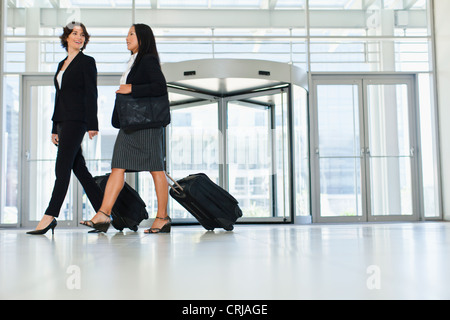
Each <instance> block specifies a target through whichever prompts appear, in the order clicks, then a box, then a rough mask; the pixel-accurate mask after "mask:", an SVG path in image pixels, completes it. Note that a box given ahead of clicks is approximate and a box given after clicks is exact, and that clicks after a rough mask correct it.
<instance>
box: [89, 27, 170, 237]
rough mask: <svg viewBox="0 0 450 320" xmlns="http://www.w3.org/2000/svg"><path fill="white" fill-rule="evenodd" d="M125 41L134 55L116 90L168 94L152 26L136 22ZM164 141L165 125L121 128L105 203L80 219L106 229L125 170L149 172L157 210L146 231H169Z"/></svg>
mask: <svg viewBox="0 0 450 320" xmlns="http://www.w3.org/2000/svg"><path fill="white" fill-rule="evenodd" d="M126 41H127V48H128V50H130V52H131V54H132V55H131V58H130V61H129V63H128V68H127V70H126V71H125V72H124V74H123V75H122V79H121V81H120V87H119V90H117V91H116V93H120V94H131V95H132V96H133V97H135V98H139V97H156V96H162V95H165V94H167V84H166V79H165V77H164V75H163V73H162V71H161V66H160V63H159V57H158V51H157V48H156V42H155V37H154V35H153V32H152V30H151V28H150V27H149V26H147V25H145V24H134V25H133V26H132V27H131V28H130V30H129V32H128V36H127V38H126ZM119 120H120V119H118V117H117V113H116V110H114V112H113V118H112V122H113V125H114V126H115V127H120V121H119ZM162 141H163V128H162V127H160V128H150V129H143V130H137V131H132V132H128V131H125V130H123V129H120V131H119V133H118V135H117V139H116V143H115V145H114V152H113V159H112V163H111V168H112V169H111V175H110V176H109V178H108V182H107V184H106V188H105V196H104V198H103V203H102V206H101V208H100V210H98V212H97V214H96V215H95V216H94V217H93V218H92V220H89V221H81V223H82V224H84V225H87V226H89V227H93V228H94V229H97V230H98V231H103V232H106V231H107V230H108V227H109V225H110V221H111V218H110V215H111V209H112V207H113V205H114V203H115V202H116V199H117V197H118V195H119V193H120V191H121V190H122V188H123V185H124V175H125V172H126V171H131V172H139V171H149V172H150V174H151V175H152V177H153V182H154V184H155V190H156V198H157V200H158V212H157V213H156V219H155V220H154V222H153V225H152V227H151V228H150V229H148V230H146V232H147V233H159V232H170V227H171V220H170V218H169V216H168V215H167V201H168V189H169V185H168V183H167V180H166V175H165V172H164V159H163V148H162Z"/></svg>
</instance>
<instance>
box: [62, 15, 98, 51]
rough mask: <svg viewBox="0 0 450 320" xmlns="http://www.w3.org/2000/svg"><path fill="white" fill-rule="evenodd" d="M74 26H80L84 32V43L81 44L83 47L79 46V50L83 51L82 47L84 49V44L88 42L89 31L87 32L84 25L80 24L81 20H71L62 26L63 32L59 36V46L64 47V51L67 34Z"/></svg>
mask: <svg viewBox="0 0 450 320" xmlns="http://www.w3.org/2000/svg"><path fill="white" fill-rule="evenodd" d="M75 26H78V27H81V29H83V33H84V38H85V39H84V45H83V47H82V48H81V51H83V50H84V49H86V45H87V44H88V42H89V38H90V35H89V33H88V32H87V30H86V27H85V26H84V24H82V23H81V22H75V21H72V22H71V23H69V24H67V26H65V27H64V28H63V34H62V35H61V36H60V37H59V38H60V39H61V46H62V47H63V48H64V49H66V51H67V38H68V37H69V35H70V34H71V33H72V31H73V28H74V27H75Z"/></svg>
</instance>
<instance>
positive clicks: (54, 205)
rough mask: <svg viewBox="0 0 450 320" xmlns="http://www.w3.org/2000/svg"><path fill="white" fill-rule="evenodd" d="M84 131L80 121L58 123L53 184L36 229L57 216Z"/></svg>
mask: <svg viewBox="0 0 450 320" xmlns="http://www.w3.org/2000/svg"><path fill="white" fill-rule="evenodd" d="M85 133H86V126H85V125H83V123H80V122H75V121H74V122H71V121H67V122H62V123H60V124H58V138H59V143H58V153H57V156H56V164H55V176H56V179H55V184H54V187H53V192H52V197H51V199H50V202H49V204H48V207H47V210H46V211H45V214H44V216H43V217H42V219H41V221H40V222H39V224H38V225H37V227H36V229H37V230H39V229H43V228H45V227H47V226H48V225H49V223H50V222H51V221H52V220H53V218H57V217H58V216H59V211H60V210H61V206H62V204H63V202H64V199H65V197H66V194H67V189H68V188H69V183H70V175H71V171H72V166H73V163H74V159H75V156H76V154H77V152H78V150H79V148H80V145H81V142H82V141H83V137H84V134H85Z"/></svg>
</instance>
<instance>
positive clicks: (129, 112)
mask: <svg viewBox="0 0 450 320" xmlns="http://www.w3.org/2000/svg"><path fill="white" fill-rule="evenodd" d="M114 113H116V114H114ZM114 113H113V119H112V122H113V126H114V127H115V128H121V129H124V130H127V131H135V130H142V129H148V128H159V127H165V126H167V125H168V124H169V123H170V103H169V96H168V94H165V95H163V96H159V97H142V98H133V96H132V95H131V94H120V93H117V94H116V102H115V104H114ZM115 116H117V118H118V119H114V118H115ZM117 120H118V121H117Z"/></svg>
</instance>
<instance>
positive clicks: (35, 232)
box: [27, 218, 58, 234]
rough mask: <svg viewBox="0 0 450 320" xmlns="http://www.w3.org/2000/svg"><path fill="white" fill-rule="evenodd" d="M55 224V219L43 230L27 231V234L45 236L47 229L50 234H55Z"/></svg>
mask: <svg viewBox="0 0 450 320" xmlns="http://www.w3.org/2000/svg"><path fill="white" fill-rule="evenodd" d="M57 224H58V222H56V219H55V218H53V220H52V222H50V224H49V225H48V226H47V227H45V228H44V229H40V230H33V231H28V232H27V234H45V233H46V232H47V231H48V230H49V229H52V234H55V228H56V225H57Z"/></svg>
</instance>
